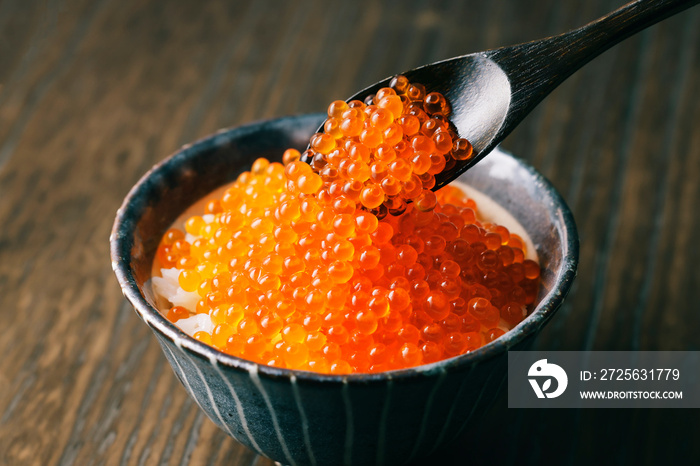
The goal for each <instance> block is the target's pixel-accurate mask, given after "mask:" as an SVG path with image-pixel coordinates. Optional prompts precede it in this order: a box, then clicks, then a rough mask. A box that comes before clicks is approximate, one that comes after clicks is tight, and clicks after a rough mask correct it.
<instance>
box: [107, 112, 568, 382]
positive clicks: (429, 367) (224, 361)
mask: <svg viewBox="0 0 700 466" xmlns="http://www.w3.org/2000/svg"><path fill="white" fill-rule="evenodd" d="M315 118H318V119H319V121H320V120H321V119H322V118H325V115H323V114H302V115H292V116H285V117H281V118H274V119H266V120H259V121H255V122H251V123H248V124H244V125H241V126H236V127H232V128H223V129H220V130H218V131H216V132H215V133H212V134H210V135H207V136H205V137H203V138H201V139H199V140H197V141H195V142H193V143H190V144H185V145H184V146H182V147H181V148H180V149H178V150H176V151H175V152H174V153H172V154H171V155H170V156H168V157H167V158H165V159H163V160H162V161H160V162H159V163H157V164H156V165H154V166H153V167H152V168H151V169H150V170H149V171H148V172H146V173H145V174H144V175H143V176H142V177H141V178H140V179H139V181H138V182H137V183H136V184H135V185H134V186H133V187H132V188H131V189H130V190H129V192H128V194H127V195H126V197H125V198H124V201H123V202H122V204H121V206H120V207H119V209H118V210H117V215H116V218H115V220H114V224H113V227H112V232H111V235H110V255H111V260H112V269H113V271H114V273H115V275H116V277H117V280H118V282H119V285H120V287H121V290H122V293H123V295H124V297H125V298H126V299H127V300H128V301H129V302H130V303H131V305H132V306H133V308H134V310H135V311H136V313H137V315H138V316H139V317H140V318H141V319H142V320H143V321H144V322H145V323H146V324H147V325H148V326H149V327H151V329H152V330H154V331H155V332H156V333H157V334H160V335H161V336H163V337H165V338H167V339H168V340H169V341H171V342H172V343H174V344H175V345H176V346H178V347H179V348H181V349H183V350H187V351H188V352H189V353H190V354H191V355H193V356H196V357H198V358H201V359H205V360H208V361H209V362H210V363H211V364H213V365H220V366H224V367H227V368H230V369H235V370H242V371H247V372H249V373H252V372H255V373H259V374H261V375H264V376H267V377H269V378H287V379H289V378H295V379H296V380H298V381H308V382H317V383H319V382H320V383H350V382H359V383H367V382H376V381H387V380H392V379H393V380H397V379H406V378H412V377H415V376H416V375H421V374H422V375H425V376H429V375H433V374H436V373H444V372H447V371H448V370H449V371H452V370H459V369H464V368H466V367H469V366H472V365H475V364H478V363H482V362H484V361H487V360H489V359H491V358H494V357H496V356H498V355H499V354H501V353H504V352H507V351H508V349H509V348H511V347H513V346H514V345H516V344H517V343H519V342H520V341H522V340H524V339H525V338H526V337H527V336H529V335H530V334H533V333H536V332H537V330H539V328H541V327H542V326H543V325H544V324H545V323H546V322H547V321H548V320H549V319H550V318H551V316H552V315H553V314H554V312H555V311H556V310H557V309H558V307H559V306H560V305H561V303H562V302H563V300H564V298H565V297H566V295H567V294H568V292H569V290H570V288H571V284H572V282H573V280H574V278H575V276H576V268H577V265H578V256H579V242H578V233H577V229H576V224H575V221H574V218H573V214H572V213H571V210H570V209H569V207H568V206H567V204H566V202H565V201H564V199H563V198H562V196H561V195H560V194H559V192H558V191H557V190H556V188H555V187H554V186H553V185H552V183H551V182H550V181H549V180H547V179H546V178H545V177H544V176H543V175H542V174H541V173H539V172H538V171H537V170H536V169H535V168H534V167H533V166H531V165H530V164H528V163H527V162H525V161H524V160H522V159H520V158H518V157H516V156H514V155H512V154H510V153H508V152H506V151H503V150H500V149H498V148H497V149H496V150H500V152H501V153H502V154H503V155H504V156H506V157H508V158H510V159H512V160H514V161H515V162H516V163H517V165H518V166H519V167H521V168H524V169H525V170H526V171H527V172H528V174H529V175H530V176H532V177H533V179H534V181H535V182H536V183H537V189H538V190H539V191H542V192H543V193H545V196H544V199H545V200H546V199H547V198H549V200H551V202H552V203H553V204H554V206H553V208H555V209H556V211H557V213H558V215H559V216H560V218H561V222H562V225H563V234H564V236H563V238H562V245H563V254H562V267H561V270H560V272H559V273H558V274H557V275H556V278H555V280H554V285H553V286H552V288H551V289H550V290H549V291H548V292H547V293H546V294H545V296H544V297H543V298H542V300H541V301H540V303H539V304H538V305H537V307H536V308H535V309H534V310H533V312H531V313H530V314H529V315H528V316H527V317H526V318H525V319H524V320H523V321H522V322H520V323H519V324H518V325H517V326H515V327H514V328H513V329H511V330H509V331H508V332H506V333H505V334H504V335H502V336H501V337H499V338H498V339H496V340H494V341H492V342H490V343H488V344H486V345H484V346H482V347H481V348H478V349H477V350H475V351H472V352H469V353H465V354H461V355H458V356H454V357H452V358H448V359H443V360H440V361H437V362H434V363H431V364H425V365H421V366H416V367H411V368H406V369H398V370H391V371H385V372H377V373H358V374H341V375H332V374H321V373H317V372H311V371H304V370H296V369H286V368H278V367H272V366H267V365H264V364H260V363H256V362H253V361H249V360H246V359H243V358H239V357H237V356H232V355H229V354H226V353H223V352H221V351H219V350H217V349H215V348H213V347H211V346H209V345H207V344H204V343H202V342H200V341H198V340H195V339H194V338H193V337H190V336H189V335H187V334H186V333H185V332H183V331H182V330H180V328H179V327H178V326H176V325H175V324H173V323H172V322H170V321H169V320H167V319H166V318H165V316H164V315H163V314H161V313H160V311H158V310H157V309H156V308H155V307H154V306H152V305H151V304H150V303H149V302H148V300H147V299H146V298H145V296H144V294H143V293H142V292H141V290H140V288H139V286H138V285H137V283H136V279H135V276H134V274H133V272H132V269H131V266H130V262H131V260H130V259H131V249H132V247H133V243H134V242H133V236H134V228H135V227H136V225H137V224H138V220H139V219H140V217H139V216H138V215H137V214H138V211H137V207H136V205H137V204H139V202H137V200H138V199H139V197H140V196H142V195H143V194H145V193H146V192H147V189H146V185H147V184H148V182H149V180H150V179H151V178H153V177H154V176H155V175H157V174H159V173H160V172H163V171H165V170H168V169H169V168H170V167H171V166H177V164H179V163H180V162H181V161H182V160H183V159H186V158H188V157H193V156H195V155H196V154H197V153H199V152H200V151H202V150H208V149H211V148H212V147H215V146H218V145H221V144H224V143H226V142H229V141H231V140H234V139H236V138H239V137H241V136H243V135H246V134H251V133H254V132H256V131H261V130H264V129H265V127H266V126H277V125H283V124H284V123H285V122H286V123H289V122H293V121H296V120H298V121H301V120H304V119H315Z"/></svg>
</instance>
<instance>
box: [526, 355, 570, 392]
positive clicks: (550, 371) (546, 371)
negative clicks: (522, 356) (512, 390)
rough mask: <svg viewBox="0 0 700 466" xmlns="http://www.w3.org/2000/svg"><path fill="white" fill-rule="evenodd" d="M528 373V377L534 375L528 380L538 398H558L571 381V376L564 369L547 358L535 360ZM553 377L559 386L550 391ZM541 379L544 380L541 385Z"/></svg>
mask: <svg viewBox="0 0 700 466" xmlns="http://www.w3.org/2000/svg"><path fill="white" fill-rule="evenodd" d="M527 375H528V377H534V378H530V379H528V380H529V381H530V385H532V389H533V390H534V391H535V395H537V398H556V397H558V396H559V395H561V394H562V393H564V390H566V386H567V384H568V383H569V378H568V377H567V376H566V372H565V371H564V369H562V368H561V367H560V366H557V365H556V364H550V363H548V362H547V360H546V359H540V360H539V361H535V363H534V364H533V365H532V366H530V370H529V371H528V372H527ZM552 379H554V380H556V381H557V387H556V390H554V391H551V392H550V391H549V389H550V388H552ZM539 380H542V385H541V386H540V382H539Z"/></svg>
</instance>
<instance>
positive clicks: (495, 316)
mask: <svg viewBox="0 0 700 466" xmlns="http://www.w3.org/2000/svg"><path fill="white" fill-rule="evenodd" d="M449 113H450V105H449V102H447V100H446V99H445V97H444V96H443V95H441V94H439V93H437V92H426V89H425V88H424V87H423V86H422V85H420V84H417V83H409V82H408V80H407V79H406V78H405V77H403V76H397V77H395V78H394V79H393V80H392V81H391V84H390V87H386V88H383V89H380V90H379V91H378V92H377V93H376V94H375V95H373V96H370V97H369V98H367V99H366V100H365V102H360V101H351V102H349V103H348V102H343V101H335V102H333V103H331V105H330V106H329V107H328V120H327V121H326V123H325V125H324V133H318V134H315V135H314V136H313V137H312V138H311V140H310V148H309V149H308V150H307V151H306V152H304V153H303V154H301V153H299V152H298V151H297V150H295V149H288V150H287V151H285V153H284V155H283V162H284V165H283V164H280V163H270V162H269V161H267V160H265V159H258V160H256V161H255V162H254V163H253V165H252V167H251V170H250V171H248V172H244V173H242V174H240V175H239V176H238V179H237V180H236V181H235V182H234V183H232V184H231V185H230V186H229V187H228V188H227V189H226V191H225V192H224V194H223V195H222V196H221V197H220V198H218V199H212V200H208V201H207V202H206V203H205V206H206V207H205V209H204V210H205V213H204V214H203V215H201V216H192V217H190V218H189V219H187V220H186V222H185V223H184V228H183V229H178V228H173V229H170V230H168V231H167V232H166V234H165V235H164V236H163V238H162V240H161V243H160V245H159V247H158V250H157V254H156V267H157V268H158V269H159V270H160V268H163V269H175V270H176V271H177V273H178V275H177V276H178V279H177V282H178V286H179V287H180V289H181V290H180V291H179V293H180V292H183V293H187V296H191V297H194V298H193V302H196V303H197V304H196V306H192V307H193V308H192V309H187V308H185V307H182V306H174V307H172V308H171V309H169V310H168V311H167V312H166V315H167V318H168V319H169V320H170V321H172V322H178V321H180V320H182V319H188V318H189V317H190V316H195V315H197V314H207V315H208V316H209V318H210V319H211V324H212V327H211V332H206V331H202V330H199V331H196V332H195V333H194V337H195V338H196V339H198V340H200V341H202V342H205V343H207V344H210V345H212V346H214V347H215V348H217V349H219V350H220V351H223V352H225V353H229V354H231V355H234V356H238V357H242V358H245V359H248V360H252V361H256V362H259V363H262V364H267V365H271V366H276V367H286V368H291V369H301V370H310V371H315V372H321V373H332V374H343V373H353V372H380V371H386V370H393V369H402V368H406V367H412V366H417V365H420V364H427V363H431V362H435V361H439V360H441V359H444V358H449V357H453V356H456V355H459V354H463V353H467V352H469V351H473V350H475V349H477V348H479V347H481V346H483V345H484V344H486V343H488V342H490V341H492V340H494V339H495V338H498V337H499V336H500V335H502V334H503V333H504V332H505V331H507V330H508V329H510V328H512V327H513V326H515V325H516V324H518V323H519V322H520V321H521V320H523V318H524V317H525V316H526V315H527V306H528V305H530V304H532V303H533V302H534V300H535V298H536V295H537V292H538V288H539V275H540V268H539V265H538V264H537V263H536V262H534V261H531V260H526V259H525V257H526V251H525V246H524V242H523V240H522V238H520V237H519V236H518V235H516V234H511V233H510V232H509V231H508V230H507V229H506V228H504V227H503V226H499V225H495V224H491V223H483V222H481V221H480V220H479V215H478V210H477V206H476V204H475V202H474V201H473V200H471V199H468V198H467V197H466V195H465V194H464V192H463V191H461V190H460V189H459V188H456V187H453V186H445V187H444V188H442V189H440V190H439V191H437V192H433V191H431V188H432V187H433V186H434V185H435V178H434V175H435V174H437V173H440V172H441V171H442V170H443V169H445V167H446V166H450V165H451V164H454V163H455V161H456V160H466V159H468V158H470V157H472V156H473V153H472V148H471V144H470V143H469V141H467V140H466V139H463V138H459V137H458V135H457V133H456V131H455V130H454V128H453V127H452V126H451V124H450V122H449V120H448V117H449ZM306 161H308V162H309V163H305V162H306ZM165 298H166V299H167V298H168V297H167V296H166V297H165Z"/></svg>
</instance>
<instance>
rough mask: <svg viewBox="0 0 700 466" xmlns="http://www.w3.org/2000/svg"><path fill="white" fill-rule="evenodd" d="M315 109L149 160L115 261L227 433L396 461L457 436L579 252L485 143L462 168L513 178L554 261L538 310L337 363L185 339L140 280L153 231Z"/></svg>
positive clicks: (312, 456) (117, 239) (562, 221)
mask: <svg viewBox="0 0 700 466" xmlns="http://www.w3.org/2000/svg"><path fill="white" fill-rule="evenodd" d="M323 118H324V115H321V114H317V115H304V116H297V117H287V118H282V119H277V120H270V121H265V122H259V123H254V124H250V125H246V126H242V127H239V128H233V129H229V130H222V131H220V132H218V133H216V134H214V135H212V136H209V137H207V138H204V139H201V140H199V141H197V142H195V143H193V144H191V145H188V146H185V147H183V148H182V149H181V150H179V151H177V152H176V153H175V154H174V155H173V156H171V157H170V158H168V159H166V160H165V161H163V162H161V163H160V164H158V165H156V166H155V167H154V168H153V169H151V171H149V172H148V173H147V174H146V175H145V176H144V177H143V178H141V180H140V181H139V182H138V183H137V184H136V185H135V186H134V188H133V189H132V190H131V191H130V192H129V194H128V195H127V197H126V199H125V201H124V203H123V205H122V207H121V208H120V209H119V211H118V212H117V218H116V220H115V224H114V227H113V231H112V235H111V237H110V243H111V254H112V267H113V269H114V271H115V274H116V275H117V279H118V281H119V283H120V285H121V287H122V291H123V293H124V296H125V297H126V298H127V299H128V300H129V301H130V303H131V304H132V305H133V307H134V309H135V310H136V312H137V314H138V315H139V317H141V319H143V320H144V321H145V322H146V323H147V324H148V325H149V327H150V328H151V329H152V330H153V332H154V334H155V336H156V337H157V340H158V342H159V344H160V346H161V348H162V350H163V352H164V354H165V356H166V358H167V359H168V362H169V363H170V365H171V366H172V368H173V370H174V372H175V374H176V375H177V377H178V378H179V380H180V381H181V382H182V385H183V386H184V388H185V389H186V391H187V392H188V393H189V394H190V396H192V398H193V399H194V400H195V401H196V402H197V404H198V405H199V406H200V407H201V408H202V409H203V410H204V411H205V413H206V414H207V416H208V417H209V418H210V419H211V420H212V421H213V422H214V423H215V424H217V425H218V426H219V427H220V428H222V429H223V430H224V431H225V432H227V433H228V434H229V435H231V436H233V437H235V438H236V439H238V440H239V441H240V442H242V443H243V444H245V445H247V446H248V447H250V448H251V449H253V450H255V451H257V452H258V453H261V454H263V455H265V456H268V457H270V458H273V459H275V460H277V461H280V462H282V463H285V464H403V463H405V462H408V461H411V460H415V459H418V458H420V457H421V456H424V455H425V454H427V453H429V452H430V451H433V450H434V449H436V448H438V447H439V446H440V445H442V444H444V443H446V442H448V441H450V440H452V439H454V438H455V437H457V436H458V435H459V434H460V433H461V432H463V431H464V430H466V429H468V428H469V427H470V426H471V424H473V422H474V421H475V420H477V419H478V418H479V417H480V416H482V415H483V414H484V412H486V411H487V410H488V408H489V407H490V405H491V404H492V403H493V402H494V401H495V400H496V399H497V397H498V396H499V394H500V393H502V391H503V390H502V389H503V388H504V387H505V380H506V379H505V377H506V365H507V358H506V354H507V350H508V349H527V348H529V347H530V346H531V344H532V342H533V340H534V336H535V335H536V334H537V332H538V331H539V329H540V328H541V327H542V325H544V324H545V323H546V322H547V321H548V320H549V319H550V318H551V316H552V315H553V313H554V312H555V311H556V309H557V308H558V307H559V306H560V305H561V302H562V300H563V299H564V297H565V295H566V293H567V292H568V290H569V288H570V285H571V282H572V281H573V278H574V275H575V270H576V264H577V260H578V239H577V236H576V228H575V224H574V221H573V218H572V216H571V213H570V211H569V209H568V207H567V206H566V204H565V203H564V201H563V200H562V199H561V197H560V196H559V194H558V193H557V192H556V190H555V189H554V188H553V187H552V186H551V184H550V183H549V182H548V181H547V180H546V179H545V178H544V177H542V176H541V175H540V174H539V173H537V172H536V171H535V170H534V169H533V168H532V167H529V166H528V165H527V164H525V163H524V162H522V161H520V160H518V159H516V158H514V157H512V156H510V155H508V154H505V153H503V152H498V153H494V154H492V155H489V157H486V158H485V159H484V160H483V161H481V162H480V163H479V164H478V165H477V166H476V167H474V169H472V170H470V171H468V172H467V173H466V174H465V175H464V176H465V177H466V179H465V181H466V182H467V183H469V184H476V186H475V187H476V188H477V189H479V190H481V191H482V192H487V193H488V194H492V191H490V190H489V189H491V190H492V189H493V186H491V185H484V186H480V185H478V184H479V182H480V181H479V180H481V182H482V184H483V177H484V175H485V174H489V173H491V174H493V173H495V172H498V171H499V170H501V169H502V168H503V167H505V168H506V170H505V172H504V173H502V174H501V176H502V179H506V180H508V182H509V183H511V184H513V185H514V186H515V187H518V186H520V185H523V186H520V187H518V189H520V188H522V189H520V191H517V192H513V193H510V194H513V195H514V196H515V197H517V198H518V199H516V201H517V202H521V203H522V202H523V201H522V200H523V199H527V202H530V203H531V204H532V205H528V206H527V207H528V209H534V210H533V211H534V212H536V213H537V215H539V218H538V219H536V220H537V221H538V222H542V221H543V219H546V220H547V222H549V223H551V226H552V227H551V228H542V226H541V225H538V224H535V225H527V223H528V217H527V215H529V214H528V213H527V212H520V214H522V215H521V216H520V217H519V216H518V215H515V214H514V215H515V216H516V218H517V220H519V221H520V222H521V223H523V225H524V226H525V227H526V229H528V226H530V227H532V228H535V229H536V230H537V234H536V235H535V237H533V240H534V241H535V244H536V246H537V249H538V253H539V255H540V258H541V261H543V263H544V264H545V265H550V266H551V267H552V268H553V269H554V271H553V272H551V273H550V275H549V276H546V277H545V276H543V283H544V284H545V286H543V287H542V288H543V289H542V290H541V293H540V296H539V297H538V300H539V301H540V303H539V305H538V306H537V308H536V309H535V311H534V312H533V313H532V314H531V315H530V316H528V317H527V318H526V319H525V320H524V321H523V322H521V323H520V324H519V325H518V326H517V327H515V328H514V329H513V330H511V331H510V332H508V333H507V334H506V335H504V337H501V338H499V339H498V340H496V341H494V342H492V343H489V344H488V345H486V346H484V347H482V348H480V349H479V350H477V351H474V352H472V353H469V354H466V355H462V356H457V357H455V358H451V359H447V360H444V361H440V362H437V363H434V364H430V365H426V366H421V367H419V368H411V369H405V370H400V371H390V372H385V373H379V374H351V375H347V376H331V375H321V374H316V373H311V372H306V371H293V370H288V369H279V368H273V367H269V366H264V365H258V364H256V363H253V362H250V361H246V360H243V359H241V358H237V357H234V356H230V355H227V354H224V353H221V352H219V351H217V350H215V349H214V348H211V347H209V346H207V345H204V344H202V343H200V342H199V341H197V340H194V339H193V338H191V337H189V336H188V335H186V334H185V333H184V332H182V331H181V330H180V329H179V328H178V327H177V326H175V325H174V324H172V323H170V322H169V321H168V320H167V319H165V317H164V316H163V315H161V314H160V312H158V310H157V309H156V308H155V307H154V305H153V301H152V297H151V296H150V295H149V291H148V289H147V288H148V285H147V280H148V278H150V271H151V263H152V260H153V256H154V253H155V248H156V247H157V244H158V242H159V240H160V237H161V236H162V234H163V233H164V232H165V230H166V229H167V228H168V227H169V225H170V224H171V223H172V222H173V221H174V220H175V219H176V218H177V216H178V215H179V213H180V212H182V210H184V209H185V208H186V207H187V206H188V205H189V204H191V203H192V202H194V201H195V200H196V199H198V198H200V197H202V196H204V195H206V194H207V193H209V192H211V191H213V190H214V189H215V188H217V187H219V186H221V185H223V184H225V183H227V182H229V181H232V180H234V179H235V178H236V176H237V175H238V174H239V173H240V172H242V171H243V170H246V169H248V168H249V167H250V164H251V163H252V161H253V160H255V159H256V158H257V157H267V158H268V159H270V160H280V158H281V154H282V152H283V151H284V150H285V149H286V148H288V147H296V148H298V149H303V148H304V147H305V146H306V142H307V141H308V137H309V136H310V134H312V133H313V132H314V130H315V129H316V128H318V126H319V124H320V123H321V121H322V120H323ZM503 177H505V178H503ZM508 177H510V178H508ZM496 180H498V178H497V177H496ZM518 183H519V184H518ZM509 189H515V188H509ZM503 194H504V198H506V202H505V204H507V203H508V201H507V198H508V196H506V194H507V193H503ZM495 200H496V201H497V202H499V201H500V202H499V203H503V202H504V200H503V199H500V200H499V199H495ZM537 202H539V203H540V204H539V205H538V204H537ZM504 207H506V208H507V205H504ZM549 223H548V224H549ZM528 231H530V230H529V229H528Z"/></svg>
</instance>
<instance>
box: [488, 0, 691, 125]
mask: <svg viewBox="0 0 700 466" xmlns="http://www.w3.org/2000/svg"><path fill="white" fill-rule="evenodd" d="M698 3H700V0H637V1H634V2H630V3H628V4H626V5H624V6H622V7H620V8H618V9H617V10H615V11H613V12H611V13H608V14H607V15H605V16H603V17H601V18H599V19H597V20H595V21H593V22H591V23H588V24H587V25H585V26H583V27H580V28H578V29H575V30H573V31H569V32H566V33H564V34H561V35H558V36H554V37H548V38H546V39H540V40H537V41H534V42H527V43H525V44H519V45H514V46H510V47H503V48H500V49H495V50H492V51H489V52H486V55H487V56H488V57H489V58H491V59H492V60H494V61H495V62H497V63H498V64H499V65H500V66H501V68H502V69H503V70H504V71H505V72H506V74H507V75H508V77H509V78H510V82H511V86H512V89H511V110H510V111H509V113H508V116H507V117H506V122H505V124H504V125H503V127H502V128H504V129H505V128H512V127H513V126H514V125H516V124H517V123H519V122H520V120H522V119H523V118H524V117H525V115H527V114H528V113H529V112H530V111H531V110H532V108H533V107H534V106H535V105H537V104H538V103H539V102H540V101H541V100H542V99H543V98H544V97H545V96H546V95H547V94H549V93H550V92H551V91H552V90H553V89H554V88H555V87H557V86H558V85H559V84H560V83H561V82H562V81H564V80H565V79H566V78H568V77H569V76H570V75H571V74H572V73H573V72H575V71H576V70H578V69H579V68H581V67H582V66H583V65H585V64H586V63H588V62H589V61H590V60H592V59H593V58H595V57H596V56H598V55H600V54H601V53H603V52H605V51H606V50H607V49H609V48H610V47H612V46H613V45H615V44H617V43H619V42H621V41H622V40H624V39H626V38H628V37H629V36H631V35H633V34H636V33H637V32H639V31H641V30H642V29H645V28H647V27H649V26H651V25H652V24H655V23H658V22H659V21H662V20H664V19H666V18H668V17H669V16H672V15H674V14H676V13H678V12H680V11H683V10H685V9H687V8H690V7H691V6H693V5H696V4H698Z"/></svg>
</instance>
